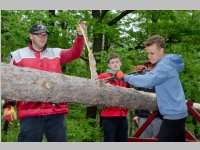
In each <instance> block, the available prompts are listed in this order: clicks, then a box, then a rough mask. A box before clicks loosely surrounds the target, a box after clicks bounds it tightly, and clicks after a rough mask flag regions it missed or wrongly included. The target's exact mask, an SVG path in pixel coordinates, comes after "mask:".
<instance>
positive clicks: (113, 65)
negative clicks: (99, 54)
mask: <svg viewBox="0 0 200 150" xmlns="http://www.w3.org/2000/svg"><path fill="white" fill-rule="evenodd" d="M108 66H109V67H110V69H111V70H112V71H114V72H118V71H120V67H121V61H120V60H119V58H113V59H111V60H110V61H109V63H108Z"/></svg>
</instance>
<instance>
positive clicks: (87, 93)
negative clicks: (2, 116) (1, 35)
mask: <svg viewBox="0 0 200 150" xmlns="http://www.w3.org/2000/svg"><path fill="white" fill-rule="evenodd" d="M1 71H2V74H1V78H2V80H1V89H2V99H12V100H16V101H26V102H27V101H33V102H53V103H60V102H67V103H81V104H89V105H106V106H114V107H117V106H120V107H127V108H131V109H149V110H157V105H156V99H155V98H156V97H155V95H154V94H151V93H145V92H140V91H136V90H134V89H127V88H122V87H115V86H111V85H107V84H104V82H101V81H99V80H91V79H86V78H79V77H74V76H67V75H63V74H58V73H50V72H47V71H41V70H36V69H31V68H25V67H17V66H13V65H8V64H1Z"/></svg>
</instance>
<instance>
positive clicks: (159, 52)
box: [145, 44, 164, 64]
mask: <svg viewBox="0 0 200 150" xmlns="http://www.w3.org/2000/svg"><path fill="white" fill-rule="evenodd" d="M145 49H146V52H147V56H148V59H149V61H150V62H151V63H152V64H156V63H157V62H158V61H159V60H160V59H161V58H162V57H163V56H164V49H163V48H160V47H159V46H157V45H156V44H153V45H151V46H147V47H145Z"/></svg>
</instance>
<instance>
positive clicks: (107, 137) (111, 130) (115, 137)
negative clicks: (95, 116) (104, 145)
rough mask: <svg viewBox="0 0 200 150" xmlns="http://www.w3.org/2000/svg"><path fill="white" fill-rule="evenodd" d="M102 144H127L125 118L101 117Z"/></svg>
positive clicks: (126, 122)
mask: <svg viewBox="0 0 200 150" xmlns="http://www.w3.org/2000/svg"><path fill="white" fill-rule="evenodd" d="M102 126H103V131H104V142H127V141H128V121H127V118H126V117H102Z"/></svg>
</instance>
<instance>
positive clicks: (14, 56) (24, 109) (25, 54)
mask: <svg viewBox="0 0 200 150" xmlns="http://www.w3.org/2000/svg"><path fill="white" fill-rule="evenodd" d="M83 47H84V39H83V37H82V36H77V37H76V39H75V41H74V44H73V47H72V48H71V49H61V48H46V49H44V50H43V51H41V52H39V51H36V50H34V48H33V47H32V45H29V47H25V48H22V49H18V50H16V51H14V52H11V63H12V64H13V65H16V66H20V67H30V68H35V69H38V70H45V71H49V72H56V73H62V69H61V66H62V65H64V64H66V63H68V62H71V61H73V60H75V59H78V58H79V57H80V56H81V53H82V51H83ZM35 94H37V93H35ZM17 109H18V118H19V119H22V118H24V117H29V116H46V115H50V114H66V113H68V105H67V104H66V103H60V104H53V103H44V102H22V101H19V102H17Z"/></svg>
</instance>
